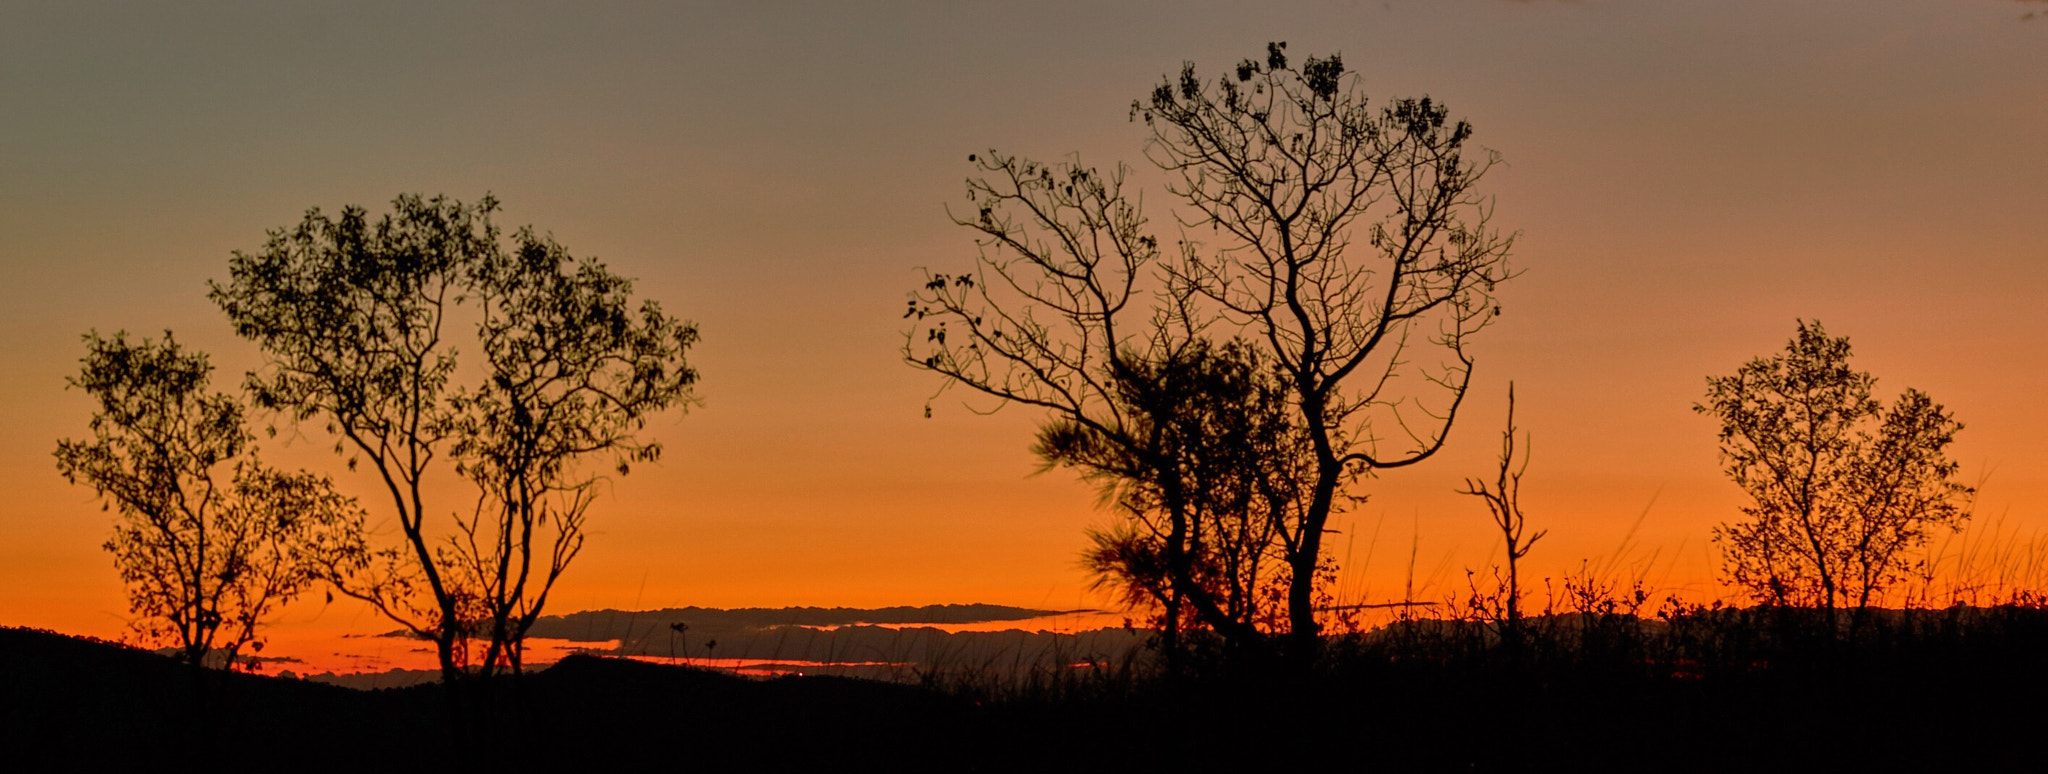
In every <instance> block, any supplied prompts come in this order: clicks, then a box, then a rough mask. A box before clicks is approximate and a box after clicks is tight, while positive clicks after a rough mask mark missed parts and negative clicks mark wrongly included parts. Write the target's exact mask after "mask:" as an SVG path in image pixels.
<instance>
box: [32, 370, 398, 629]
mask: <svg viewBox="0 0 2048 774" xmlns="http://www.w3.org/2000/svg"><path fill="white" fill-rule="evenodd" d="M85 342H86V350H87V352H86V356H85V359H84V360H83V361H82V366H81V368H80V370H79V375H78V376H77V377H75V378H72V379H70V380H69V381H70V384H71V386H73V387H77V388H79V389H82V390H85V391H86V392H87V393H89V394H91V395H92V397H93V400H94V401H95V402H97V403H98V405H99V408H98V410H97V411H95V412H94V414H93V417H92V422H91V429H92V437H91V438H89V439H86V440H82V441H72V440H65V441H59V442H58V444H57V453H56V454H57V470H58V471H59V472H60V473H62V474H63V475H64V478H65V479H66V480H68V481H70V482H72V483H74V484H86V485H88V486H91V487H92V488H93V489H94V491H96V492H97V493H98V494H99V496H100V497H101V498H102V500H103V501H104V503H105V505H106V507H109V508H111V509H113V510H114V511H116V512H117V513H119V514H120V521H119V522H118V523H117V524H116V525H115V527H114V536H113V537H111V538H109V539H108V540H107V543H106V546H105V547H106V550H107V551H108V552H109V553H112V554H113V555H114V564H115V566H117V567H118V568H119V569H120V571H121V580H122V581H123V582H124V583H125V584H126V585H127V588H128V607H129V610H130V611H132V612H133V613H134V614H135V615H136V616H137V620H136V621H135V622H134V626H135V628H136V630H137V631H138V632H139V633H140V634H142V635H143V636H144V637H146V638H148V639H150V640H153V641H157V642H168V643H171V644H174V645H176V646H177V648H178V650H179V651H180V655H181V656H182V657H183V658H184V659H185V660H186V661H187V662H189V663H191V664H194V665H205V664H208V663H215V662H217V663H218V664H219V665H220V666H223V667H230V668H231V667H232V666H233V665H234V664H235V659H236V657H237V656H238V655H239V654H240V653H241V651H242V649H243V648H245V647H253V648H255V649H257V650H261V649H262V647H263V640H262V638H261V635H260V634H259V632H258V627H259V626H261V625H262V624H263V622H264V619H265V618H266V617H268V616H269V614H271V613H272V612H275V611H276V609H277V608H278V607H279V606H281V605H283V604H285V603H287V602H290V601H291V600H292V599H294V598H296V597H297V596H298V595H299V594H300V593H302V592H304V591H306V590H307V589H309V588H311V587H312V586H313V585H315V584H316V583H317V582H318V568H319V567H320V565H321V563H322V562H323V561H324V558H325V557H331V556H334V555H337V554H346V553H350V552H354V551H359V550H360V547H361V545H362V541H363V532H362V512H361V510H359V509H358V508H357V507H356V504H355V501H354V500H351V499H349V498H346V497H343V496H341V495H340V494H337V493H336V492H335V491H334V488H333V486H332V485H331V483H330V482H329V481H328V480H327V479H326V478H323V477H318V476H314V475H312V474H309V473H304V472H299V473H286V472H283V471H280V470H277V469H274V468H270V467H267V466H265V465H263V464H262V463H261V462H260V461H259V460H258V459H257V456H256V449H255V447H254V446H253V445H252V444H251V438H250V436H249V433H248V430H247V429H246V428H245V426H244V423H243V407H242V403H241V401H240V399H238V398H236V397H235V396H232V395H227V394H223V393H217V392H210V391H208V381H209V376H210V374H211V373H212V371H213V367H212V366H211V365H210V364H208V362H207V358H206V355H205V354H204V353H200V352H192V351H189V350H186V349H184V348H182V347H180V346H178V343H177V341H176V340H174V339H173V338H172V336H171V334H170V332H169V331H166V332H164V337H163V339H162V340H161V341H154V342H153V341H150V340H148V339H144V340H142V341H140V342H131V341H129V340H128V338H127V336H126V334H124V333H116V334H114V336H113V338H110V339H109V338H101V337H100V336H99V335H98V334H97V333H92V334H87V335H86V337H85ZM215 653H218V654H220V655H221V658H218V659H211V658H209V656H210V655H212V654H215Z"/></svg>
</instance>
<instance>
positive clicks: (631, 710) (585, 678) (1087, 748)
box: [0, 611, 2048, 771]
mask: <svg viewBox="0 0 2048 774" xmlns="http://www.w3.org/2000/svg"><path fill="white" fill-rule="evenodd" d="M2037 612H2038V611H2037ZM2044 622H2048V617H2043V616H2038V615H2036V616H2032V617H2029V618H2026V619H2024V620H2023V621H2022V623H2023V624H2024V625H2013V624H2012V622H2011V621H2006V622H2005V623H2003V624H2001V625H1999V626H1997V627H1992V628H1985V629H1982V631H1980V632H1979V633H1978V634H1976V635H1972V636H1968V637H1964V636H1948V637H1946V638H1944V637H1938V636H1920V637H1917V638H1906V639H1899V640H1897V641H1895V642H1892V643H1891V644H1890V645H1885V646H1882V647H1880V646H1871V647H1865V648H1861V649H1849V650H1843V649H1841V648H1838V647H1830V648H1821V649H1818V650H1816V649H1801V648H1796V647H1791V646H1788V645H1785V644H1784V643H1768V642H1767V643H1762V644H1758V643H1744V642H1741V641H1717V643H1716V644H1715V645H1714V646H1713V647H1711V648H1708V647H1705V646H1699V648H1698V650H1699V654H1704V655H1705V656H1706V657H1705V658H1700V659H1688V660H1686V663H1683V664H1675V665H1674V664H1672V663H1669V661H1670V660H1669V659H1663V660H1660V659H1659V658H1658V656H1660V655H1663V653H1662V652H1654V653H1649V654H1648V655H1647V656H1646V655H1645V653H1644V652H1641V649H1640V648H1638V651H1637V652H1629V651H1627V649H1625V648H1623V649H1618V650H1614V651H1612V652H1609V653H1607V654H1606V655H1602V656H1600V657H1598V658H1587V657H1584V655H1583V653H1582V654H1581V655H1579V656H1576V657H1574V658H1561V657H1547V656H1543V655H1541V654H1540V653H1539V652H1538V649H1536V648H1531V649H1530V654H1531V655H1529V656H1528V657H1526V658H1522V659H1502V658H1499V657H1498V652H1497V651H1492V652H1493V653H1494V654H1495V655H1494V656H1490V657H1487V658H1484V659H1475V658H1471V657H1468V656H1469V654H1462V653H1461V652H1460V651H1459V649H1458V647H1457V645H1456V643H1455V641H1454V638H1441V637H1440V638H1438V639H1434V640H1424V639H1419V638H1418V639H1411V640H1409V641H1408V642H1407V643H1406V644H1405V645H1400V646H1394V645H1389V644H1388V642H1386V641H1380V642H1368V641H1359V642H1353V643H1350V644H1348V645H1340V646H1333V651H1334V652H1336V653H1338V655H1337V656H1336V657H1335V658H1334V659H1333V663H1335V664H1338V666H1335V667H1331V668H1328V669H1324V670H1321V671H1319V672H1317V673H1316V674H1313V675H1309V676H1299V675H1296V676H1286V675H1280V674H1277V673H1276V674H1273V675H1266V676H1263V677H1251V676H1244V677H1239V678H1234V679H1225V678H1214V677H1211V678H1203V679H1183V680H1179V681H1167V680H1157V679H1155V680H1132V679H1130V678H1129V676H1128V673H1118V674H1109V673H1098V676H1095V677H1087V676H1081V677H1073V676H1069V677H1064V678H1060V679H1055V680H1048V681H1043V682H1039V683H1029V684H1017V683H1013V684H1009V685H1007V686H1002V687H1000V690H988V689H986V688H982V689H975V688H958V687H956V688H951V689H945V690H940V689H933V688H923V687H917V686H906V685H892V684H887V683H880V682H871V681H862V680H852V679H845V678H833V677H788V678H778V679H772V680H753V679H746V678H739V677H734V676H731V675H726V674H722V673H716V672H709V671H703V670H695V669H685V668H678V667H668V666H658V665H652V664H644V663H639V662H631V661H620V660H612V659H599V658H591V657H580V656H579V657H572V658H570V659H567V660H565V661H563V662H561V663H560V664H558V665H556V666H555V667H553V668H550V669H547V670H545V671H542V672H538V673H535V674H530V675H527V676H525V677H522V678H519V679H517V680H508V681H501V682H500V683H497V684H495V685H490V686H483V687H476V686H472V687H470V688H468V689H465V691H464V692H459V693H451V692H450V691H448V690H446V689H444V688H442V687H440V686H437V685H428V686H418V687H413V688H403V689H390V690H382V691H368V692H365V691H354V690H349V689H344V688H337V687H333V686H327V685H320V684H315V683H308V682H303V681H296V680H285V679H278V678H271V677H260V676H253V675H243V674H232V675H230V674H222V673H218V672H196V671H194V670H190V669H188V668H186V667H184V666H183V665H180V664H178V663H175V662H173V661H171V660H169V659H166V658H164V657H161V656H157V655H154V654H150V653H144V652H140V651H134V650H128V649H124V648H119V647H116V646H111V645H106V644H101V643H96V642H88V641H84V640H79V639H73V638H69V637H64V636H61V635H55V634H49V633H44V632H38V631H32V630H22V629H0V750H4V756H5V758H4V759H0V770H5V771H34V770H80V769H105V768H109V767H113V766H124V765H134V766H138V767H140V766H148V767H150V768H155V769H161V768H165V767H166V766H167V765H168V764H177V763H201V764H204V763H205V762H207V761H211V762H212V764H211V765H213V766H215V767H219V768H223V769H226V770H245V769H256V768H283V769H289V770H342V769H358V770H360V769H369V770H419V769H442V770H472V769H478V768H484V769H499V770H514V771H525V770H550V769H552V770H567V771H586V770H599V769H624V768H631V769H644V770H676V771H699V770H701V771H798V770H822V771H845V770H873V771H1274V770H1283V771H1284V770H1315V771H1354V770H1387V771H1418V770H1420V771H1528V770H1567V769H1568V770H1572V771H1760V770H1761V771H1792V770H1799V771H1842V770H1887V771H1906V770H1950V771H1956V770H1975V771H1982V770H2007V771H2040V770H2044V767H2048V724H2044V721H2048V709H2044V707H2048V704H2044V697H2048V694H2044V690H2048V650H2044V648H2043V646H2044V645H2048V636H2040V635H2041V634H2042V633H2043V632H2048V626H2042V625H2041V624H2042V623H2044ZM1980 628H1981V627H1980ZM1984 632H1990V633H1989V634H1986V633H1984ZM1656 636H1657V637H1664V638H1669V637H1670V636H1671V635H1670V634H1669V632H1664V631H1661V630H1660V632H1659V633H1658V634H1657V635H1656ZM1636 644H1637V645H1640V644H1641V642H1637V643H1636ZM1418 647H1419V649H1418ZM1346 648H1349V650H1346ZM1475 652H1476V651H1475ZM1759 654H1765V655H1769V656H1772V657H1773V658H1772V659H1759V658H1758V656H1759ZM1766 661H1771V662H1773V663H1764V662H1766ZM451 708H456V711H451Z"/></svg>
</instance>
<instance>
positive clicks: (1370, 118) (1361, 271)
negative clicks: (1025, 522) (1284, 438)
mask: <svg viewBox="0 0 2048 774" xmlns="http://www.w3.org/2000/svg"><path fill="white" fill-rule="evenodd" d="M1283 49H1284V44H1278V43H1276V44H1272V45H1271V46H1269V47H1268V51H1267V56H1266V58H1265V60H1264V61H1262V62H1261V61H1253V60H1246V61H1245V62H1243V63H1242V64H1240V65H1238V67H1237V68H1236V69H1235V71H1234V72H1233V73H1232V74H1230V75H1226V76H1224V77H1222V78H1220V79H1218V80H1216V81H1214V82H1213V83H1211V82H1206V81H1204V80H1202V79H1201V78H1200V77H1198V76H1197V75H1196V73H1195V70H1194V67H1193V65H1188V66H1186V67H1184V68H1183V69H1182V71H1181V74H1180V77H1179V79H1178V80H1177V81H1172V80H1169V81H1167V82H1164V83H1162V84H1161V85H1160V86H1159V87H1158V88H1157V89H1155V90H1154V91H1153V93H1152V94H1151V95H1150V98H1149V99H1147V100H1141V101H1138V102H1135V103H1133V105H1132V114H1133V116H1134V117H1138V118H1143V119H1144V121H1145V124H1146V126H1147V127H1149V128H1150V132H1151V135H1152V138H1151V144H1150V151H1149V154H1148V155H1149V156H1150V158H1151V159H1152V161H1153V162H1154V163H1155V164H1157V165H1159V166H1160V167H1161V168H1162V169H1164V170H1165V171H1167V172H1168V173H1169V175H1170V176H1171V177H1172V178H1174V179H1175V182H1174V183H1173V184H1171V185H1170V186H1169V188H1168V191H1169V193H1171V194H1172V195H1174V196H1175V197H1176V198H1177V199H1179V200H1180V202H1181V203H1182V204H1184V205H1185V206H1186V210H1185V213H1186V217H1184V218H1183V219H1182V222H1181V226H1182V228H1183V229H1184V230H1185V231H1187V232H1189V234H1188V237H1189V238H1183V239H1182V240H1180V241H1179V243H1178V248H1177V250H1176V252H1175V253H1174V254H1173V255H1171V256H1168V257H1166V258H1164V259H1162V258H1161V256H1160V254H1159V250H1158V240H1157V239H1156V238H1155V237H1154V236H1152V235H1149V234H1146V233H1143V226H1144V223H1145V219H1144V217H1143V216H1142V215H1141V214H1140V213H1139V212H1138V208H1137V205H1136V202H1135V199H1134V198H1131V197H1129V196H1127V195H1126V194H1125V193H1124V192H1123V187H1122V181H1123V175H1122V173H1121V170H1119V172H1118V173H1116V174H1112V175H1109V176H1106V177H1105V176H1102V175H1099V174H1096V173H1094V172H1092V171H1090V170H1087V169H1084V168H1081V167H1079V165H1051V166H1048V165H1038V164H1032V163H1030V162H1020V161H1017V160H1015V159H1012V158H1009V157H1001V156H996V157H993V158H992V159H991V160H990V161H988V162H984V163H982V165H981V166H982V170H983V171H984V172H989V173H995V174H997V175H998V177H997V178H996V181H995V182H994V183H990V182H988V181H987V180H973V181H970V182H969V198H970V200H971V201H973V202H975V204H976V207H977V217H975V218H969V219H961V220H960V222H961V223H962V224H963V225H967V226H969V227H972V228H975V229H977V230H978V231H981V232H982V234H983V236H984V241H983V243H982V244H983V248H984V250H983V254H982V258H981V262H980V272H979V276H980V279H981V280H982V282H983V284H979V285H977V284H974V283H975V277H976V273H975V272H969V273H965V274H960V275H952V276H948V275H932V277H931V278H930V279H931V282H930V283H929V284H927V286H926V288H925V290H924V292H922V293H920V294H917V295H916V296H915V297H914V298H913V299H912V302H911V312H912V314H913V316H916V317H917V318H918V324H917V325H916V326H915V327H914V328H913V330H912V331H911V333H910V336H911V338H910V340H909V341H907V342H906V352H905V355H906V358H907V359H908V360H909V362H910V363H911V364H913V365H916V366H919V367H922V368H926V369H928V370H932V371H935V372H938V373H940V374H941V375H942V376H945V377H946V378H947V384H960V385H965V386H968V387H970V388H972V389H975V390H978V391H981V392H984V393H987V394H990V395H994V396H996V397H998V398H1002V399H1004V400H1006V401H1009V402H1016V403H1023V404H1026V405H1030V406H1034V407H1037V408H1041V409H1046V410H1049V411H1051V412H1052V413H1053V414H1054V415H1056V416H1059V417H1062V418H1075V419H1076V421H1082V420H1080V419H1078V418H1081V417H1085V418H1086V420H1085V421H1084V424H1087V423H1093V424H1094V425H1099V426H1102V427H1107V428H1127V427H1128V424H1127V423H1125V424H1119V422H1121V421H1122V418H1121V416H1120V415H1119V414H1118V412H1117V411H1116V410H1115V409H1114V408H1113V406H1111V405H1110V404H1111V402H1110V401H1109V400H1108V397H1107V396H1108V395H1109V394H1110V387H1109V385H1108V384H1107V383H1106V381H1105V380H1106V379H1108V378H1110V377H1112V376H1115V375H1117V374H1121V373H1125V372H1127V371H1128V370H1129V369H1130V365H1129V363H1128V362H1126V360H1125V358H1124V355H1122V354H1121V353H1123V352H1125V351H1126V350H1128V351H1131V352H1136V353H1141V354H1144V355H1145V356H1146V357H1149V358H1155V359H1156V357H1157V355H1156V353H1158V352H1162V351H1170V350H1172V349H1174V348H1175V347H1179V346H1185V343H1186V342H1187V341H1191V340H1193V339H1196V338H1201V337H1204V336H1212V335H1216V334H1215V333H1212V332H1211V330H1210V329H1211V328H1216V327H1218V326H1221V329H1223V330H1224V331H1225V332H1226V333H1228V334H1229V336H1227V337H1234V336H1235V335H1236V334H1237V333H1239V332H1242V334H1243V335H1244V337H1245V338H1246V340H1248V341H1251V342H1254V343H1255V344H1256V345H1257V347H1258V348H1259V349H1260V350H1261V356H1262V358H1263V359H1264V360H1265V361H1266V362H1270V363H1271V364H1272V367H1273V368H1274V369H1275V370H1276V372H1277V374H1278V378H1279V379H1280V380H1281V382H1282V383H1284V384H1285V385H1286V386H1287V388H1288V389H1289V391H1290V392H1291V397H1290V398H1289V403H1290V413H1291V414H1292V415H1293V419H1292V420H1291V423H1292V424H1294V425H1295V426H1297V427H1298V428H1299V430H1300V432H1301V433H1302V435H1303V436H1304V438H1305V444H1306V446H1307V447H1308V449H1309V450H1310V452H1311V455H1312V457H1313V460H1314V465H1313V469H1312V471H1311V475H1310V476H1309V477H1308V479H1307V480H1308V481H1309V485H1308V486H1307V487H1305V489H1304V498H1303V500H1302V501H1301V502H1300V503H1298V504H1296V505H1295V506H1292V507H1293V508H1294V509H1295V510H1294V515H1293V516H1292V517H1290V519H1289V522H1288V524H1287V525H1286V528H1285V529H1283V530H1282V531H1281V534H1280V541H1281V546H1282V551H1283V557H1284V560H1285V562H1286V564H1287V565H1288V569H1289V572H1290V582H1289V588H1288V595H1287V602H1288V628H1289V629H1290V630H1291V632H1292V633H1293V635H1295V637H1296V640H1297V643H1298V644H1300V645H1302V646H1303V647H1305V648H1312V647H1313V644H1314V643H1315V642H1316V641H1318V634H1319V632H1320V626H1319V624H1318V622H1317V619H1316V612H1317V605H1318V600H1317V586H1316V582H1317V581H1316V579H1317V578H1318V577H1319V575H1320V574H1321V573H1322V570H1323V569H1324V568H1325V565H1326V563H1327V560H1328V557H1327V556H1325V555H1324V552H1323V550H1322V540H1323V535H1324V533H1325V532H1326V530H1327V529H1328V524H1329V519H1330V516H1331V514H1332V513H1334V512H1336V511H1338V510H1339V509H1340V508H1341V507H1342V505H1343V504H1344V503H1345V502H1347V501H1348V499H1349V498H1350V497H1352V496H1353V494H1352V492H1351V489H1352V486H1353V485H1354V484H1355V483H1356V482H1357V481H1358V480H1359V479H1360V478H1361V477H1363V476H1367V475H1370V474H1371V473H1372V472H1373V471H1377V470H1382V469H1390V468H1397V467H1402V466H1406V465H1411V464H1414V463H1416V462H1420V461H1422V460H1424V459H1427V458H1428V457H1430V456H1431V455H1433V454H1435V453H1436V451H1437V450H1438V449H1441V448H1442V446H1443V443H1444V441H1445V439H1446V438H1447V437H1448V434H1449V429H1450V427H1451V425H1452V423H1453V422H1454V421H1455V418H1456V415H1457V410H1458V407H1459V405H1460V404H1461V403H1462V401H1463V399H1464V395H1465V389H1466V387H1467V385H1469V383H1470V379H1471V373H1472V360H1471V358H1470V357H1469V355H1468V353H1467V351H1466V342H1467V341H1468V340H1469V339H1470V337H1471V336H1472V335H1473V334H1475V333H1477V332H1478V331H1479V330H1481V329H1482V328H1484V327H1485V326H1486V325H1487V324H1488V323H1489V322H1490V321H1491V320H1492V319H1493V318H1494V317H1495V316H1497V315H1498V314H1499V307H1498V306H1497V305H1496V304H1495V303H1494V300H1493V296H1492V293H1493V290H1494V288H1495V286H1496V285H1497V284H1498V283H1500V282H1502V281H1505V280H1507V279H1509V278H1510V277H1511V276H1512V272H1511V271H1510V270H1509V268H1508V265H1507V255H1508V250H1509V247H1510V245H1511V243H1512V238H1511V237H1509V236H1504V235H1501V234H1500V233H1498V232H1497V231H1496V230H1494V229H1492V228H1490V227H1489V226H1488V225H1487V223H1488V219H1489V217H1490V214H1491V207H1490V204H1489V202H1488V200H1487V199H1485V198H1483V197H1481V196H1479V195H1478V194H1477V193H1476V192H1475V186H1476V185H1477V183H1478V181H1479V180H1480V178H1481V177H1482V176H1483V175H1484V173H1485V172H1486V170H1487V168H1488V167H1489V166H1490V165H1491V163H1492V157H1491V155H1490V154H1489V155H1488V156H1487V157H1486V158H1485V159H1482V160H1479V161H1473V160H1470V159H1467V158H1466V156H1465V150H1466V144H1467V142H1468V141H1469V140H1470V138H1471V135H1472V130H1471V127H1470V126H1469V125H1468V124H1465V123H1464V122H1448V111H1447V110H1446V109H1445V108H1444V107H1443V106H1442V105H1440V104H1438V103H1435V102H1432V101H1430V100H1429V99H1427V98H1423V99H1402V100H1396V101H1394V102H1392V103H1389V104H1387V105H1386V106H1384V107H1380V108H1378V109H1373V108H1371V107H1369V106H1368V104H1367V100H1366V97H1365V95H1364V94H1363V93H1362V91H1361V89H1360V87H1359V85H1358V79H1357V78H1356V77H1355V76H1353V75H1350V74H1348V73H1346V71H1345V69H1344V65H1343V63H1342V61H1341V60H1340V59H1339V58H1338V57H1335V56H1332V57H1329V58H1327V59H1318V58H1314V57H1311V58H1309V59H1308V60H1307V61H1306V62H1305V63H1304V64H1303V65H1302V66H1301V67H1299V68H1295V67H1292V66H1290V65H1289V63H1288V60H1287V57H1286V56H1285V54H1284V52H1283ZM1013 210H1014V211H1016V212H1018V213H1021V216H1020V215H1015V214H1012V212H1013ZM1027 226H1028V228H1027ZM1200 234H1209V235H1211V236H1212V237H1213V238H1214V239H1215V240H1216V243H1215V244H1213V245H1204V244H1201V243H1199V242H1197V241H1194V240H1193V239H1192V237H1193V236H1195V235H1200ZM991 286H993V288H994V290H995V292H994V293H990V292H989V291H990V289H991ZM1147 302H1149V303H1147ZM1134 305H1135V306H1136V307H1137V308H1136V309H1133V308H1132V307H1133V306H1134ZM949 325H950V326H951V327H950V328H949V327H948V326H949ZM949 330H950V331H951V332H952V337H951V338H950V339H949V338H948V332H949Z"/></svg>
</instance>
